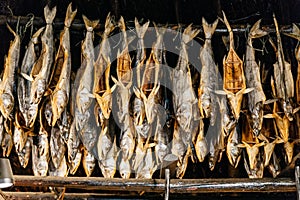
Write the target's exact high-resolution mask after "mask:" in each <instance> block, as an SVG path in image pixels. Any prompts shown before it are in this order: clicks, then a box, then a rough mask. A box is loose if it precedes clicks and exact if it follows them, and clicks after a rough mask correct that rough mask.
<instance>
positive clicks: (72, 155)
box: [67, 121, 82, 174]
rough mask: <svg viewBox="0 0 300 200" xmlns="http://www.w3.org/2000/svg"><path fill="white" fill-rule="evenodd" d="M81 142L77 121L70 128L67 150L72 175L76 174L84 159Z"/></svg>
mask: <svg viewBox="0 0 300 200" xmlns="http://www.w3.org/2000/svg"><path fill="white" fill-rule="evenodd" d="M80 146H81V141H80V139H79V137H78V132H77V131H76V127H75V121H73V122H72V124H71V127H70V133H69V138H68V141H67V150H68V157H67V158H68V159H67V160H68V163H69V167H70V173H71V174H75V173H76V171H77V169H78V167H79V165H80V162H81V157H82V151H81V147H80Z"/></svg>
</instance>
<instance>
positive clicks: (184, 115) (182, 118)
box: [176, 102, 193, 132]
mask: <svg viewBox="0 0 300 200" xmlns="http://www.w3.org/2000/svg"><path fill="white" fill-rule="evenodd" d="M192 111H193V105H192V104H191V103H189V102H183V103H182V104H181V105H180V106H179V107H178V109H177V114H176V119H177V121H178V124H179V126H180V127H181V128H182V129H183V130H184V131H185V132H188V131H190V128H191V127H190V124H191V121H192V116H193V112H192Z"/></svg>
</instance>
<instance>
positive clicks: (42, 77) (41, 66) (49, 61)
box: [30, 6, 56, 108]
mask: <svg viewBox="0 0 300 200" xmlns="http://www.w3.org/2000/svg"><path fill="white" fill-rule="evenodd" d="M44 15H45V20H46V28H45V31H44V33H43V35H42V38H41V40H42V52H41V55H40V57H39V58H38V60H37V62H36V63H35V64H34V66H33V68H32V71H31V74H30V76H31V77H32V79H33V81H32V85H31V90H30V103H31V104H39V103H40V101H41V99H42V97H43V95H44V94H45V92H46V90H47V89H48V88H47V86H48V81H49V78H50V73H51V68H52V65H53V61H54V38H53V26H52V23H53V20H54V18H55V15H56V7H53V8H52V9H50V8H49V7H48V6H46V7H45V8H44ZM36 108H37V107H36Z"/></svg>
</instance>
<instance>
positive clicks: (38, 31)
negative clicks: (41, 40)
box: [31, 27, 45, 44]
mask: <svg viewBox="0 0 300 200" xmlns="http://www.w3.org/2000/svg"><path fill="white" fill-rule="evenodd" d="M44 29H45V27H42V28H40V29H39V30H37V31H36V32H35V33H34V34H33V36H32V37H31V40H32V41H33V43H34V44H36V43H37V42H38V37H39V36H40V35H41V33H42V32H43V31H44Z"/></svg>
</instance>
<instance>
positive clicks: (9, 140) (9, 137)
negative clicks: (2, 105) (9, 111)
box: [1, 119, 14, 157]
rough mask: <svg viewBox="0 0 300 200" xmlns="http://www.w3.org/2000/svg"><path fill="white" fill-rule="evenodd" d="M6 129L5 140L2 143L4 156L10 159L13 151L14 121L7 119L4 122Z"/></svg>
mask: <svg viewBox="0 0 300 200" xmlns="http://www.w3.org/2000/svg"><path fill="white" fill-rule="evenodd" d="M4 128H5V132H4V135H3V139H2V142H1V146H2V151H3V152H2V154H3V156H4V157H8V156H9V155H10V153H11V150H12V148H13V144H14V143H13V124H12V121H10V120H8V119H6V120H5V121H4Z"/></svg>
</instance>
